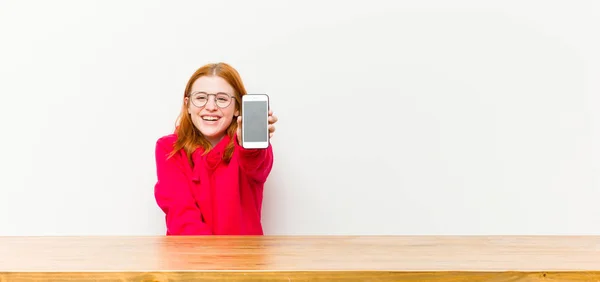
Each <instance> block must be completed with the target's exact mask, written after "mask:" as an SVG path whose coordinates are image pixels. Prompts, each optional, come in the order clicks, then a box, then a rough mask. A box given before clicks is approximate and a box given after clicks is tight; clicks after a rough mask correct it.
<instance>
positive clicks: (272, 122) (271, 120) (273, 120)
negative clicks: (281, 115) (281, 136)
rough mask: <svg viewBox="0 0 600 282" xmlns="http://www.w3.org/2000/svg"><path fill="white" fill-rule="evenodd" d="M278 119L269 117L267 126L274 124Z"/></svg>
mask: <svg viewBox="0 0 600 282" xmlns="http://www.w3.org/2000/svg"><path fill="white" fill-rule="evenodd" d="M278 120H279V119H278V118H277V116H269V124H274V123H276V122H277V121H278Z"/></svg>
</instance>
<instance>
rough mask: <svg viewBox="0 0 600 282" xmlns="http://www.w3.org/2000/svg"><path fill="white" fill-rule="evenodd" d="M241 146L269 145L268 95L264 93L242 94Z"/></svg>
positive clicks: (256, 147) (250, 147)
mask: <svg viewBox="0 0 600 282" xmlns="http://www.w3.org/2000/svg"><path fill="white" fill-rule="evenodd" d="M242 147H244V148H246V149H266V148H267V147H269V96H267V95H266V94H246V95H243V96H242Z"/></svg>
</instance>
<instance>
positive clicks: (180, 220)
mask: <svg viewBox="0 0 600 282" xmlns="http://www.w3.org/2000/svg"><path fill="white" fill-rule="evenodd" d="M169 153H170V151H169V150H168V149H167V148H166V146H164V145H162V144H161V143H160V140H159V141H158V142H157V143H156V150H155V157H156V173H157V182H156V185H155V186H154V196H155V198H156V203H157V204H158V206H159V207H160V209H161V210H162V211H163V212H164V213H165V221H166V225H167V235H210V234H211V229H210V227H209V226H208V225H207V224H206V223H204V222H203V221H202V214H201V212H200V208H199V207H198V206H197V205H196V201H195V200H194V197H193V196H192V193H191V191H190V188H189V184H188V181H187V179H186V177H185V174H184V172H183V170H182V167H181V166H180V165H179V164H178V163H177V160H176V159H175V157H172V158H168V155H169Z"/></svg>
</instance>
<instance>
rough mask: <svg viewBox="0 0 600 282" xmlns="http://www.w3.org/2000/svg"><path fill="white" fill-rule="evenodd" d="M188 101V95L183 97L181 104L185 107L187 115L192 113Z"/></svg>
mask: <svg viewBox="0 0 600 282" xmlns="http://www.w3.org/2000/svg"><path fill="white" fill-rule="evenodd" d="M188 101H189V99H188V97H185V98H183V104H184V105H185V106H186V108H187V112H188V115H191V114H192V113H190V106H189V105H188Z"/></svg>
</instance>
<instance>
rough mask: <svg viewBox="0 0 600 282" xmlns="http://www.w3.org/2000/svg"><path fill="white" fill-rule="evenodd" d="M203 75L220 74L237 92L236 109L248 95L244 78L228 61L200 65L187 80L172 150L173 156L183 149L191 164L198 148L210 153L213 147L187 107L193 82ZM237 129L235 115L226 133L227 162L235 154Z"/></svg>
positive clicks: (225, 157) (224, 156) (235, 94)
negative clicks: (227, 141)
mask: <svg viewBox="0 0 600 282" xmlns="http://www.w3.org/2000/svg"><path fill="white" fill-rule="evenodd" d="M202 76H219V77H221V78H223V79H225V81H227V83H229V85H231V87H233V90H234V92H235V93H233V95H234V97H235V109H236V110H241V109H240V105H241V101H242V96H243V95H246V88H245V87H244V83H243V82H242V79H241V77H240V75H239V73H238V72H237V70H235V69H234V68H233V67H231V66H230V65H228V64H226V63H214V64H207V65H204V66H202V67H200V68H199V69H198V70H196V72H194V74H192V76H191V77H190V79H189V80H188V82H187V85H186V86H185V92H184V93H183V99H182V105H181V113H180V114H179V117H178V118H177V122H176V129H175V134H176V135H177V141H176V142H175V144H174V148H173V152H171V156H173V155H175V154H176V153H177V152H178V151H179V150H181V149H183V150H184V151H185V153H186V156H187V158H188V160H189V161H190V163H191V164H193V161H192V153H193V152H194V151H195V150H196V149H197V148H198V147H201V148H203V149H204V154H206V153H208V152H209V151H210V150H211V149H212V144H211V143H210V142H209V141H208V140H207V139H206V137H204V135H202V133H201V132H200V130H198V129H197V128H196V127H195V126H194V124H193V123H192V119H191V117H190V114H189V113H188V110H187V107H188V105H187V104H186V102H185V98H186V97H189V96H190V94H191V93H190V92H191V89H192V84H193V83H194V82H195V81H196V80H197V79H198V78H200V77H202ZM236 130H237V119H236V118H235V117H234V118H233V120H232V121H231V124H230V125H229V127H228V128H227V130H226V134H227V135H228V136H229V137H230V140H229V144H227V146H226V147H225V153H224V155H223V159H224V160H225V161H226V162H229V160H230V159H231V155H232V154H233V149H234V143H233V142H235V140H234V136H235V133H236Z"/></svg>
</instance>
